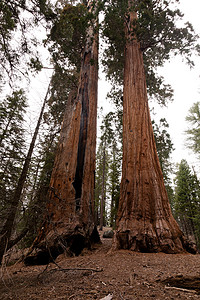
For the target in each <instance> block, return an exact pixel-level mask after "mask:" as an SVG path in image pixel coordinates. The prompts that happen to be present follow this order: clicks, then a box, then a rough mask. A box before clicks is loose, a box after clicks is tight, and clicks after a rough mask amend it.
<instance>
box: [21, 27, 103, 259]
mask: <svg viewBox="0 0 200 300" xmlns="http://www.w3.org/2000/svg"><path fill="white" fill-rule="evenodd" d="M89 34H90V35H89V36H90V40H89V41H87V45H86V48H85V51H84V54H83V57H82V67H81V72H80V80H79V86H78V93H77V95H76V97H75V95H74V94H73V93H72V94H71V95H70V97H69V99H68V103H67V106H66V111H65V116H64V120H63V125H62V129H61V136H60V141H59V146H58V151H57V155H56V159H55V163H54V168H53V172H52V176H51V181H50V193H49V204H48V222H45V225H44V227H43V228H42V230H41V232H40V235H39V236H38V238H37V239H36V241H35V243H34V247H38V248H40V249H41V251H42V253H43V254H42V257H43V258H44V257H45V258H44V259H43V262H45V260H47V261H48V260H49V259H51V257H49V252H51V256H52V258H55V257H56V256H57V255H58V254H59V253H62V252H63V251H64V250H66V249H67V250H69V251H70V252H73V253H75V254H76V255H78V254H80V253H81V251H82V249H83V248H84V247H89V246H90V244H91V243H92V242H97V241H99V235H98V233H97V230H96V227H95V215H94V180H95V152H96V117H97V82H98V66H97V63H98V45H97V40H96V38H94V39H93V41H92V40H91V34H92V33H91V32H89ZM88 39H89V38H88ZM40 253H41V252H40ZM39 259H40V258H38V260H39ZM36 260H37V259H36V258H34V262H36ZM26 262H27V263H31V259H30V258H27V259H26ZM38 263H40V262H39V261H38Z"/></svg>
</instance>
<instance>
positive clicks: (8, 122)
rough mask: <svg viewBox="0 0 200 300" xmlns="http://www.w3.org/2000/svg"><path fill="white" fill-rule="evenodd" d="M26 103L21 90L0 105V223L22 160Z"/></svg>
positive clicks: (14, 185) (11, 194) (10, 197)
mask: <svg viewBox="0 0 200 300" xmlns="http://www.w3.org/2000/svg"><path fill="white" fill-rule="evenodd" d="M26 102H27V99H26V97H25V95H24V92H23V90H19V91H14V92H13V93H12V95H11V96H7V97H6V99H5V100H4V101H2V102H1V103H0V162H1V163H0V199H1V200H0V207H1V209H0V211H1V214H0V222H2V218H4V217H5V213H6V210H7V208H8V207H9V205H10V201H11V199H12V196H13V193H14V190H15V187H16V185H17V182H18V179H19V175H20V172H21V168H22V163H23V160H24V150H25V136H24V133H25V131H24V128H23V126H24V114H25V112H26V107H27V104H26ZM1 225H2V224H1Z"/></svg>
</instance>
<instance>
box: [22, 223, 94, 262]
mask: <svg viewBox="0 0 200 300" xmlns="http://www.w3.org/2000/svg"><path fill="white" fill-rule="evenodd" d="M70 227H71V228H69V227H65V228H63V227H60V228H56V230H51V231H50V232H49V233H48V234H47V236H46V237H45V238H44V239H43V240H42V241H41V242H40V243H39V244H36V245H34V247H33V249H34V254H32V255H28V256H27V257H26V258H25V259H24V263H25V265H46V264H48V263H50V262H53V261H54V260H55V259H56V258H57V257H58V255H60V254H62V253H64V252H65V253H67V254H68V255H69V256H73V255H75V256H78V255H80V254H81V252H82V250H83V249H84V248H87V249H91V246H92V245H93V244H96V243H99V242H100V237H99V233H98V231H97V228H96V226H94V227H93V229H92V230H91V228H90V229H88V230H84V229H83V228H82V227H81V226H78V225H76V226H75V227H74V228H72V226H70Z"/></svg>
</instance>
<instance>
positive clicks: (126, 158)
mask: <svg viewBox="0 0 200 300" xmlns="http://www.w3.org/2000/svg"><path fill="white" fill-rule="evenodd" d="M169 2H170V1H164V2H163V1H153V0H144V1H143V0H141V1H134V0H128V1H122V2H121V1H110V7H109V8H108V10H107V17H106V22H107V23H106V24H109V26H107V28H106V31H105V34H106V35H107V37H108V38H110V41H113V43H112V45H111V47H110V48H108V49H109V50H107V53H108V54H109V55H110V57H113V56H115V51H116V48H117V47H118V49H119V50H120V49H121V50H122V49H124V55H123V54H121V56H120V51H119V53H118V54H117V55H118V56H117V58H118V59H119V61H123V70H124V78H123V85H124V89H123V165H122V181H121V191H120V200H119V210H118V218H117V230H116V236H115V241H114V246H115V247H116V248H123V249H131V250H135V251H147V252H158V251H163V252H166V253H177V252H180V251H184V250H185V249H186V250H187V251H195V249H193V247H192V246H191V245H190V243H188V242H186V240H185V238H184V236H183V233H182V232H181V230H180V229H179V227H178V225H177V223H176V221H175V220H174V218H173V216H172V213H171V209H170V205H169V201H168V196H167V192H166V189H165V186H164V181H163V175H162V171H161V168H160V164H159V160H158V155H157V151H156V145H155V140H154V134H153V129H152V124H151V119H150V112H149V107H148V100H147V91H148V92H149V94H150V92H151V89H152V87H153V84H154V88H155V87H156V82H157V83H158V81H156V80H152V81H151V80H150V79H156V76H154V75H155V71H154V69H153V67H156V66H158V65H162V63H163V61H164V60H166V59H168V58H169V53H170V51H172V50H174V51H177V52H180V53H181V54H186V57H187V59H188V60H189V53H190V52H191V45H189V44H188V41H190V42H191V44H193V46H194V42H195V37H194V35H193V30H192V27H191V25H190V24H188V25H187V26H185V27H184V28H177V27H176V26H175V19H176V18H177V17H181V13H180V11H179V10H175V11H172V10H170V9H169ZM177 2H178V1H177ZM111 16H113V19H112V22H113V24H115V21H113V20H117V21H118V22H119V23H121V26H120V29H119V33H118V36H117V35H116V30H115V31H113V32H112V30H113V29H114V28H112V24H111V21H110V18H111ZM114 18H115V19H114ZM115 25H116V24H115ZM115 25H114V26H115ZM115 27H116V26H115ZM118 28H119V27H118ZM121 28H124V30H123V31H122V30H121ZM114 32H115V33H114ZM119 34H121V37H122V38H123V39H122V38H120V43H121V44H120V43H119ZM116 36H117V38H118V40H117V38H116ZM123 41H124V42H123ZM115 46H116V48H115V49H114V50H115V51H113V48H114V47H115ZM121 53H122V52H121ZM143 54H144V56H143ZM107 62H108V63H107V66H108V70H110V72H111V73H112V67H113V65H112V60H110V61H109V60H107ZM145 69H146V72H147V79H148V84H149V83H150V84H149V85H148V89H147V85H146V79H145ZM118 74H119V72H118V73H117V72H115V75H116V77H118ZM151 85H152V86H151ZM157 87H158V90H159V95H162V91H161V89H160V88H159V85H157ZM154 91H156V88H155V89H154ZM166 93H167V90H165V94H166ZM163 96H164V95H163Z"/></svg>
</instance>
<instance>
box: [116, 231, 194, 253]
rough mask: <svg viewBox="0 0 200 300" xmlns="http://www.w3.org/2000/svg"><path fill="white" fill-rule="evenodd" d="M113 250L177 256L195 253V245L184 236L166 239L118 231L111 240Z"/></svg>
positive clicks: (165, 237)
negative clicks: (178, 254)
mask: <svg viewBox="0 0 200 300" xmlns="http://www.w3.org/2000/svg"><path fill="white" fill-rule="evenodd" d="M113 249H118V250H119V249H126V250H132V251H136V252H142V253H157V252H163V253H167V254H177V253H184V252H188V253H191V254H196V253H197V248H196V245H195V244H194V243H193V242H191V241H188V240H186V238H185V237H184V235H180V236H177V237H169V236H168V237H167V236H160V237H158V236H157V235H156V236H154V235H150V234H142V233H138V234H135V235H133V234H132V233H131V231H129V230H126V231H124V232H123V231H121V232H120V231H118V232H116V233H115V236H114V240H113Z"/></svg>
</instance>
